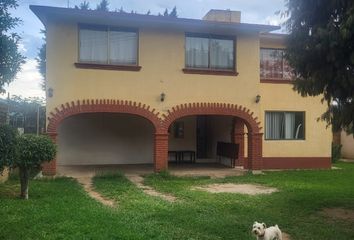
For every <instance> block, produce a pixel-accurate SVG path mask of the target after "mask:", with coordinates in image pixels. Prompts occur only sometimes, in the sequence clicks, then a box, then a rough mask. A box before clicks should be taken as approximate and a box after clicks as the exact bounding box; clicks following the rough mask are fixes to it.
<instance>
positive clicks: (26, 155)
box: [14, 134, 56, 199]
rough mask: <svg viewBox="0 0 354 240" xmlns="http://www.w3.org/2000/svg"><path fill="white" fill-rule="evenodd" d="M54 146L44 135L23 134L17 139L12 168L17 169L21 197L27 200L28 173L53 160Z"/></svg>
mask: <svg viewBox="0 0 354 240" xmlns="http://www.w3.org/2000/svg"><path fill="white" fill-rule="evenodd" d="M55 154H56V146H55V144H54V143H53V142H52V140H51V139H50V138H49V137H47V136H44V135H39V136H37V135H33V134H25V135H22V136H20V137H19V138H18V143H17V154H16V158H15V161H14V166H15V167H18V168H19V175H20V182H21V197H22V198H24V199H28V184H29V178H30V171H31V170H36V169H40V167H41V165H42V163H43V162H49V161H51V160H53V159H54V157H55Z"/></svg>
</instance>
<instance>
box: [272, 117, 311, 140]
mask: <svg viewBox="0 0 354 240" xmlns="http://www.w3.org/2000/svg"><path fill="white" fill-rule="evenodd" d="M265 139H266V140H282V139H288V140H301V139H302V140H303V139H305V113H304V112H266V113H265Z"/></svg>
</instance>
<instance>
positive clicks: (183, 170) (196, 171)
mask: <svg viewBox="0 0 354 240" xmlns="http://www.w3.org/2000/svg"><path fill="white" fill-rule="evenodd" d="M114 171H121V172H123V173H124V174H127V175H128V174H135V175H145V174H150V173H153V172H154V167H153V164H134V165H59V166H58V169H57V172H58V174H57V175H58V176H67V177H74V178H86V177H89V178H91V177H93V176H94V175H96V174H97V173H104V172H114ZM169 172H170V173H171V174H173V175H175V176H209V177H211V178H223V177H227V176H240V175H243V174H244V173H245V172H246V170H244V169H243V168H241V167H236V168H230V167H226V166H224V165H221V164H218V163H193V164H192V163H183V164H175V163H169Z"/></svg>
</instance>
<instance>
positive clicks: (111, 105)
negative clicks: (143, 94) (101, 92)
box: [47, 99, 161, 134]
mask: <svg viewBox="0 0 354 240" xmlns="http://www.w3.org/2000/svg"><path fill="white" fill-rule="evenodd" d="M81 113H127V114H133V115H137V116H141V117H143V118H145V119H147V120H149V121H150V122H151V123H152V124H153V125H154V127H155V131H157V129H159V128H160V125H161V120H160V118H159V117H158V113H157V112H155V109H150V107H149V106H147V105H145V104H142V103H137V102H133V101H122V100H114V99H96V100H81V101H80V100H77V101H76V102H74V101H72V102H71V103H66V104H62V105H61V106H60V107H59V108H58V107H57V108H55V111H54V112H50V113H49V115H50V116H49V117H48V126H47V132H48V134H56V133H57V131H58V127H59V125H60V123H61V122H62V121H63V120H64V119H66V118H67V117H70V116H73V115H77V114H81Z"/></svg>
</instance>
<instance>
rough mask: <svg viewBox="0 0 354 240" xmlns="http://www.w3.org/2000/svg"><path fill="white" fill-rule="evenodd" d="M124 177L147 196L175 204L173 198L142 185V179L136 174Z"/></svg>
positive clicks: (174, 198)
mask: <svg viewBox="0 0 354 240" xmlns="http://www.w3.org/2000/svg"><path fill="white" fill-rule="evenodd" d="M126 177H127V178H128V179H129V180H130V181H131V182H132V183H134V184H135V185H136V186H137V187H138V188H140V189H141V190H143V192H144V193H145V194H147V195H150V196H153V197H160V198H162V199H164V200H166V201H168V202H175V201H176V200H177V198H176V197H175V196H172V195H170V194H166V193H161V192H158V191H156V190H155V189H153V188H152V187H150V186H146V185H144V178H143V177H142V176H140V175H138V174H127V175H126Z"/></svg>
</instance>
